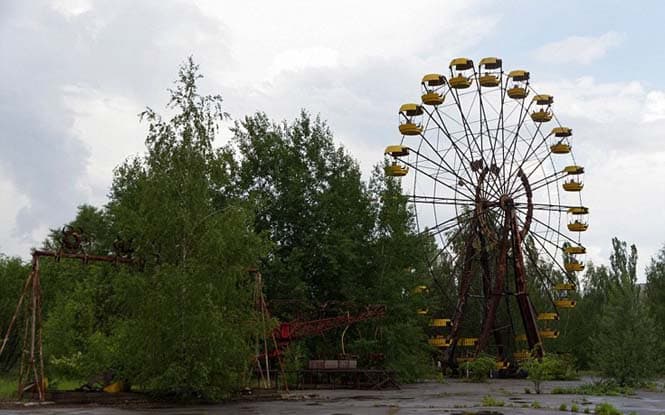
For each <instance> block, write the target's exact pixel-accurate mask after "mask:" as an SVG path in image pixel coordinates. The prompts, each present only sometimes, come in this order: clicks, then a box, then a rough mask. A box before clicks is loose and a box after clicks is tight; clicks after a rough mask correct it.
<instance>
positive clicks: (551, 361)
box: [522, 355, 572, 394]
mask: <svg viewBox="0 0 665 415" xmlns="http://www.w3.org/2000/svg"><path fill="white" fill-rule="evenodd" d="M522 367H523V368H524V369H525V370H526V371H527V373H528V376H527V379H529V380H530V381H531V382H533V386H534V389H535V391H536V393H538V394H539V393H541V391H542V390H541V387H542V383H543V382H544V381H547V380H554V379H561V378H569V377H570V373H571V371H572V369H571V367H570V365H569V364H568V363H567V362H566V361H565V360H564V359H561V358H560V357H558V356H556V355H546V356H544V357H543V358H542V359H534V358H531V359H529V360H527V361H526V362H524V363H523V364H522Z"/></svg>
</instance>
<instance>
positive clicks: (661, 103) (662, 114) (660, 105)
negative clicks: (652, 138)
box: [642, 91, 665, 122]
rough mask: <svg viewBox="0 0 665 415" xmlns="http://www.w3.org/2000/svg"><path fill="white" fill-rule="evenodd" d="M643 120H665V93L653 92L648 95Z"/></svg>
mask: <svg viewBox="0 0 665 415" xmlns="http://www.w3.org/2000/svg"><path fill="white" fill-rule="evenodd" d="M642 120H643V121H644V122H653V121H658V120H665V92H663V91H651V92H649V93H648V94H647V98H646V108H645V110H644V114H643V116H642Z"/></svg>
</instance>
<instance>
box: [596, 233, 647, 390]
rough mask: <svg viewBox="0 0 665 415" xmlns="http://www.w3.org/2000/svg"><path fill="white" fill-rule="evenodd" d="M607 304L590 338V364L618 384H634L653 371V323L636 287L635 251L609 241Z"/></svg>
mask: <svg viewBox="0 0 665 415" xmlns="http://www.w3.org/2000/svg"><path fill="white" fill-rule="evenodd" d="M612 246H613V253H612V255H611V256H610V269H609V271H610V272H609V275H610V281H609V284H608V286H607V302H606V303H605V305H604V306H603V307H602V309H601V311H602V317H601V318H600V320H599V322H598V329H597V332H596V334H595V336H594V337H593V339H592V344H593V362H594V366H595V367H596V368H597V369H599V370H600V372H601V373H602V374H603V375H604V376H606V377H608V378H611V379H613V380H615V381H617V382H618V383H619V384H620V385H622V386H623V385H634V384H638V383H640V382H641V381H643V380H645V379H648V378H649V377H650V376H651V375H652V374H653V371H654V364H653V362H654V358H655V355H654V350H655V348H656V344H657V343H656V337H655V330H654V324H653V321H652V320H651V318H650V317H649V315H648V313H647V310H646V307H645V305H644V303H643V302H642V301H641V299H640V288H639V287H638V286H637V285H636V281H637V275H636V269H637V266H636V264H637V249H636V248H635V245H632V246H631V248H630V253H628V249H627V246H626V243H625V242H621V241H619V240H618V239H617V238H613V239H612Z"/></svg>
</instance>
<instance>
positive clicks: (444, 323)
mask: <svg viewBox="0 0 665 415" xmlns="http://www.w3.org/2000/svg"><path fill="white" fill-rule="evenodd" d="M429 325H430V326H432V327H450V319H449V318H433V319H431V320H430V321H429Z"/></svg>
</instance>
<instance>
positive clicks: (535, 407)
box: [531, 401, 543, 409]
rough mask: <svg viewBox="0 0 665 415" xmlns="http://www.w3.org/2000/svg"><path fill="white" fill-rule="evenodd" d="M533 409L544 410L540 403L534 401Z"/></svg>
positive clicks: (532, 403)
mask: <svg viewBox="0 0 665 415" xmlns="http://www.w3.org/2000/svg"><path fill="white" fill-rule="evenodd" d="M531 407H532V408H534V409H539V408H542V407H543V405H541V403H540V402H538V401H533V402H531Z"/></svg>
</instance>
